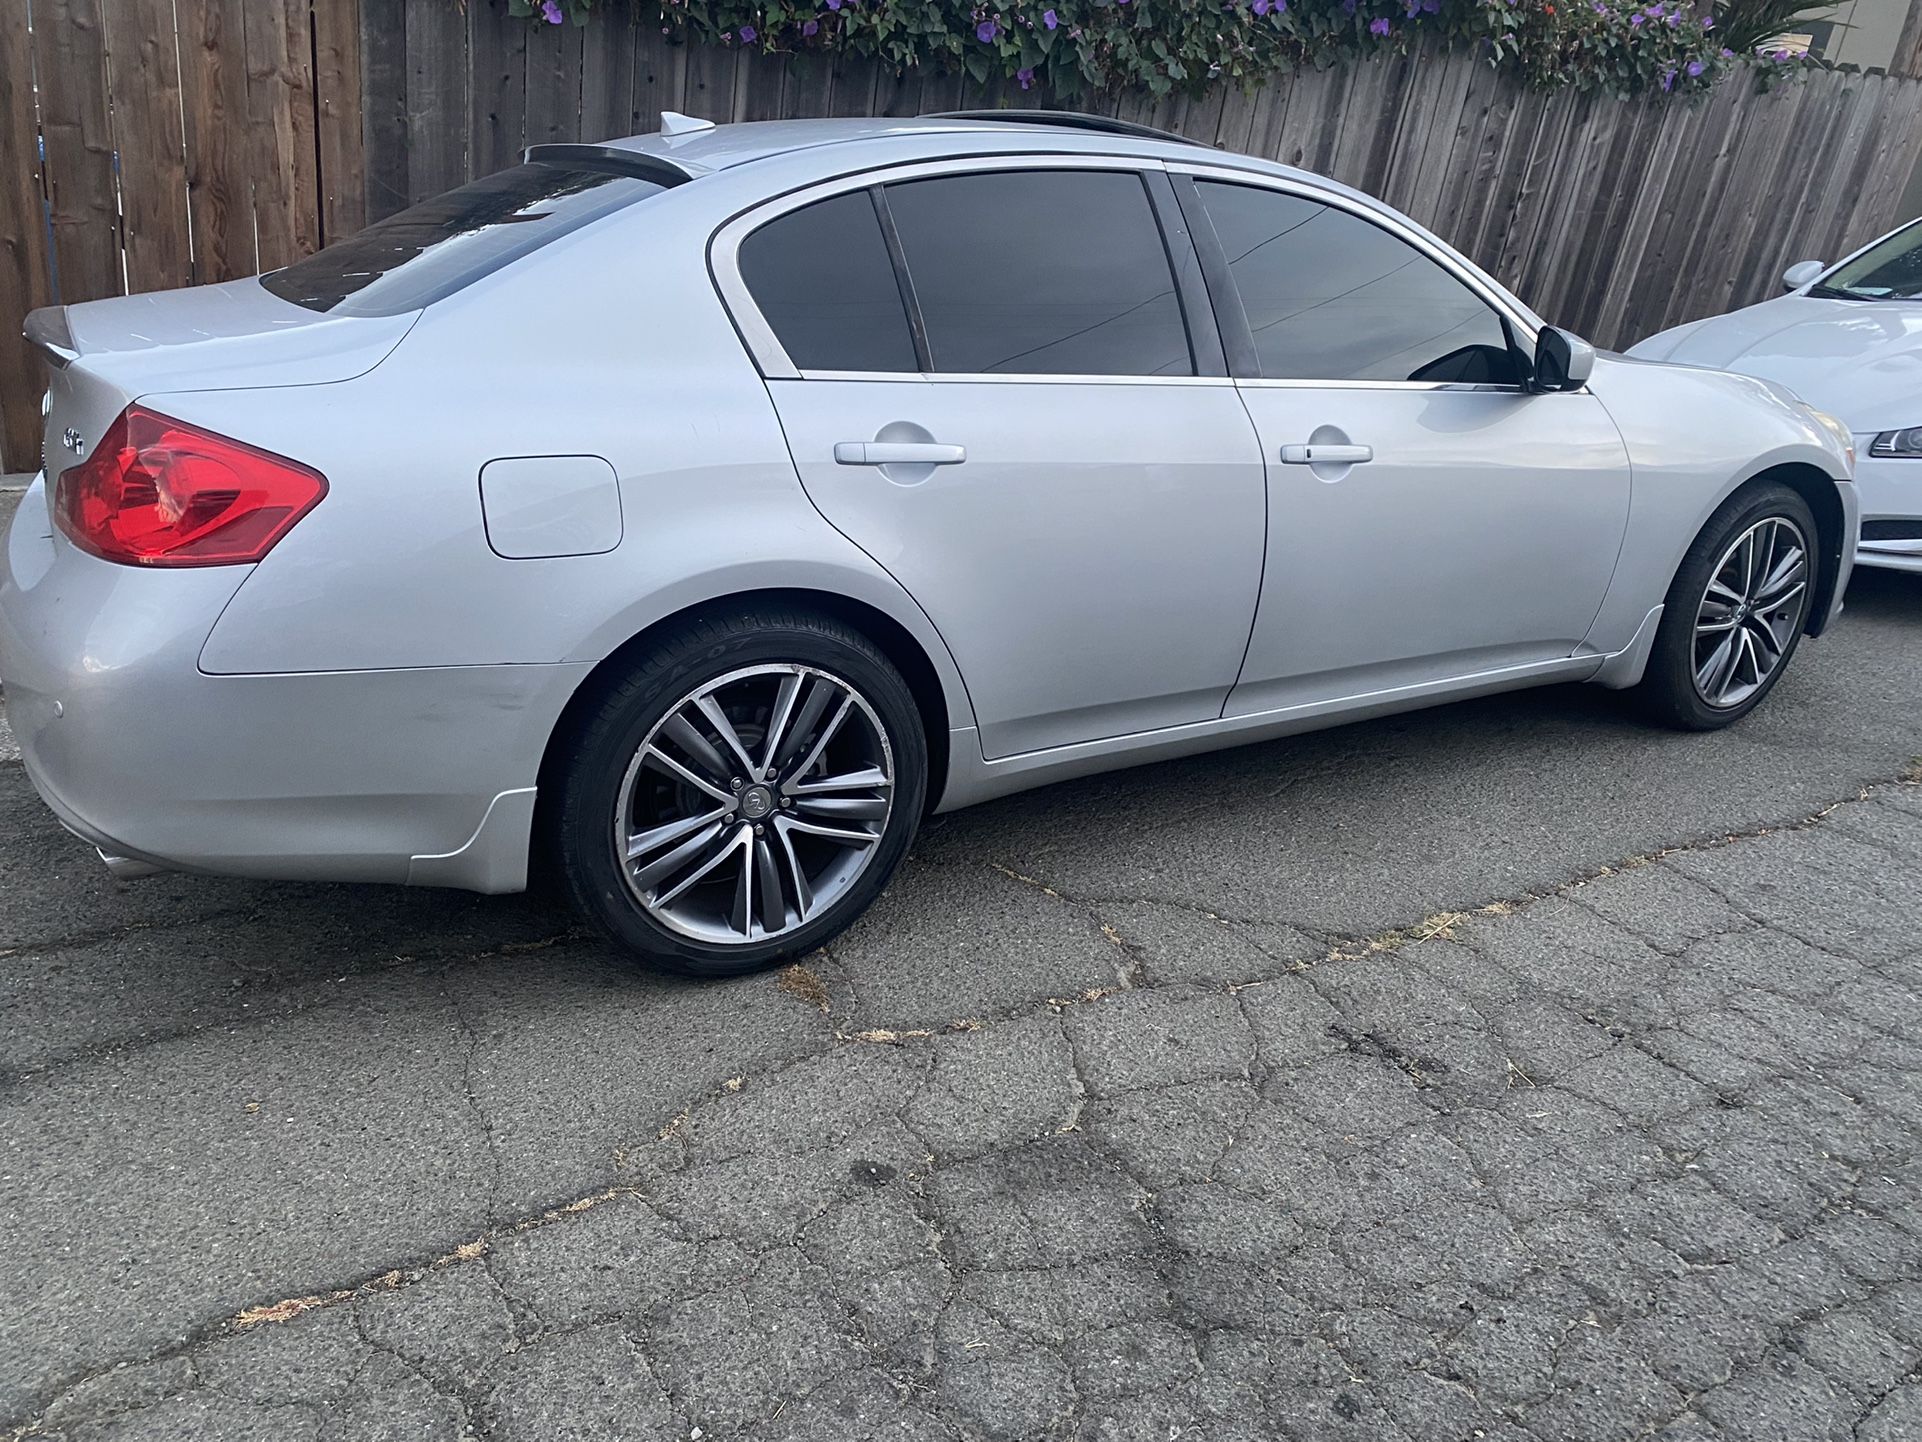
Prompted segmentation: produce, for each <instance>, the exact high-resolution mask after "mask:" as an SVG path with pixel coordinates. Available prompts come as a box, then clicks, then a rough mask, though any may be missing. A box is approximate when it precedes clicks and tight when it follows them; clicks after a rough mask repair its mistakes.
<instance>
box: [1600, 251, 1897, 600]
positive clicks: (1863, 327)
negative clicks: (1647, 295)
mask: <svg viewBox="0 0 1922 1442" xmlns="http://www.w3.org/2000/svg"><path fill="white" fill-rule="evenodd" d="M1782 282H1783V284H1785V285H1786V286H1788V288H1789V290H1790V291H1791V294H1789V295H1784V296H1778V297H1776V298H1775V299H1774V300H1766V301H1763V302H1762V303H1761V304H1760V305H1752V306H1749V307H1748V308H1747V309H1746V310H1738V311H1732V312H1731V313H1729V314H1728V315H1718V316H1715V317H1713V318H1712V319H1709V320H1699V321H1695V322H1693V323H1692V324H1689V325H1682V326H1676V327H1675V328H1674V329H1673V330H1665V331H1663V332H1661V334H1659V335H1653V336H1650V337H1649V338H1648V339H1647V340H1645V341H1642V342H1641V343H1640V344H1639V345H1636V346H1633V347H1631V348H1630V349H1629V352H1628V353H1629V354H1630V355H1632V356H1641V357H1644V358H1646V359H1648V360H1659V361H1676V362H1680V363H1682V364H1685V365H1699V366H1711V367H1713V368H1715V369H1717V370H1730V371H1740V372H1742V373H1743V374H1745V375H1752V376H1760V377H1761V378H1762V379H1764V380H1771V381H1776V382H1779V383H1780V384H1782V385H1785V386H1787V387H1788V388H1789V389H1790V390H1792V391H1794V392H1795V393H1796V394H1797V395H1798V396H1800V397H1801V398H1802V399H1803V400H1805V401H1807V402H1808V403H1809V404H1810V405H1812V406H1814V407H1816V408H1817V409H1818V410H1823V411H1827V412H1828V413H1829V414H1831V415H1834V416H1838V417H1840V418H1841V419H1842V420H1843V421H1844V422H1845V423H1846V424H1847V425H1848V428H1849V430H1850V431H1852V432H1853V433H1854V435H1855V449H1856V457H1857V459H1856V470H1855V480H1856V485H1857V490H1858V492H1859V493H1860V496H1861V499H1862V543H1861V548H1860V550H1859V551H1857V553H1856V560H1857V561H1858V562H1859V563H1860V564H1861V565H1864V566H1887V567H1891V568H1893V569H1895V570H1898V571H1914V572H1917V573H1922V219H1917V220H1912V221H1910V222H1909V223H1908V224H1907V225H1905V226H1903V227H1902V228H1901V229H1900V230H1897V231H1894V232H1892V233H1891V234H1889V235H1885V236H1883V237H1882V238H1881V239H1880V240H1878V241H1876V242H1875V244H1873V245H1871V246H1868V247H1866V248H1865V249H1863V250H1859V251H1857V252H1856V253H1855V254H1854V255H1852V256H1850V257H1849V258H1848V259H1847V260H1845V261H1843V262H1842V263H1841V264H1840V265H1837V266H1834V267H1830V266H1829V265H1828V263H1827V262H1825V261H1819V260H1807V261H1803V262H1802V263H1801V264H1800V265H1794V266H1790V267H1789V269H1788V270H1787V272H1785V273H1784V274H1783V276H1782Z"/></svg>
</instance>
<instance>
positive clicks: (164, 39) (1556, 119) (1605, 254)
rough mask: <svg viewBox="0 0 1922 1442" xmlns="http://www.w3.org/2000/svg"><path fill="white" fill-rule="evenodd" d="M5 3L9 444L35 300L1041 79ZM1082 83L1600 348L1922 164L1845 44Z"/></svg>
mask: <svg viewBox="0 0 1922 1442" xmlns="http://www.w3.org/2000/svg"><path fill="white" fill-rule="evenodd" d="M0 8H4V9H6V10H7V12H8V13H7V14H6V15H5V16H0V167H4V169H3V170H0V337H4V339H0V413H3V414H0V419H3V420H4V431H0V441H3V442H4V466H5V468H20V467H26V466H30V465H32V464H34V463H35V459H34V458H35V457H36V455H37V452H38V435H37V430H38V425H39V416H38V405H37V401H38V398H39V394H40V391H41V384H42V383H41V380H40V376H39V371H38V366H37V363H36V362H35V361H33V359H32V358H31V356H30V355H29V353H28V352H27V351H26V350H25V348H24V347H23V346H22V345H20V344H18V343H17V342H15V341H14V340H13V339H12V338H13V337H15V336H17V334H18V332H19V322H20V318H21V317H22V316H23V315H24V313H25V312H26V310H28V309H30V308H31V307H33V306H35V305H42V304H46V303H48V302H49V301H52V300H56V299H57V300H60V301H76V300H85V299H91V298H94V297H98V296H103V295H115V294H119V293H121V292H122V291H123V290H127V289H131V290H146V289H152V288H157V287H161V286H172V285H186V284H193V283H198V282H205V281H213V280H224V279H228V278H231V277H233V276H238V275H248V274H252V273H253V272H255V271H257V270H261V269H268V268H272V267H273V266H276V265H279V264H282V263H284V262H285V261H286V260H287V259H289V258H291V257H293V256H296V255H299V254H302V253H304V252H306V251H307V250H310V249H312V248H313V247H314V246H316V245H319V244H322V243H324V242H325V241H326V240H327V239H329V238H330V237H337V236H340V235H344V234H347V233H349V232H351V231H352V230H354V229H356V228H357V227H358V226H360V225H361V224H363V223H364V222H365V221H366V220H368V219H377V218H379V217H380V216H383V215H386V214H389V213H391V212H393V211H394V210H397V209H399V208H401V207H402V206H404V205H406V204H408V203H409V202H411V201H413V200H418V199H421V198H424V197H426V196H429V195H433V194H436V193H438V192H440V191H442V190H444V189H446V188H448V187H449V186H452V185H456V184H458V183H460V182H461V181H463V180H465V179H467V178H468V177H470V176H473V175H477V174H485V173H486V172H488V171H491V170H495V169H498V168H500V167H501V166H504V165H507V164H510V163H512V161H513V160H514V159H515V158H516V157H517V155H518V154H519V152H520V149H521V148H522V147H523V146H524V145H528V144H533V143H538V142H541V141H550V140H575V139H588V140H595V139H603V138H606V137H609V136H616V135H626V134H632V133H635V132H637V131H641V130H649V129H652V128H654V126H655V125H656V123H657V117H658V115H659V112H660V111H662V110H680V111H685V112H687V113H689V114H693V115H701V116H706V117H709V118H711V119H715V120H767V119H777V118H786V117H800V116H815V115H868V114H881V115H912V114H916V113H922V112H927V111H934V110H948V109H955V108H959V107H964V106H965V107H977V106H992V105H998V104H1033V103H1035V99H1034V97H1031V96H1025V95H1022V94H1020V93H1019V92H1012V93H1011V92H1010V91H1009V90H1008V89H1007V88H1005V87H1001V86H996V87H990V88H987V89H985V90H984V89H983V88H981V87H978V86H975V85H973V84H972V83H969V82H964V81H963V80H961V79H959V78H956V77H952V76H937V75H929V76H921V75H907V76H900V75H896V74H893V73H891V72H884V71H883V70H881V69H880V68H879V67H877V66H876V65H874V64H872V63H870V62H861V61H854V60H844V59H840V58H837V57H833V56H826V55H796V56H785V57H781V56H764V55H759V54H752V53H739V52H736V51H734V50H729V49H722V48H718V47H710V46H678V45H672V44H669V43H668V42H667V41H666V39H665V38H664V37H663V36H662V34H661V33H660V27H659V23H658V15H659V8H658V0H656V3H654V4H652V5H649V4H646V3H644V0H603V4H602V6H601V9H600V12H599V14H598V16H597V18H596V19H595V20H594V22H593V23H592V24H590V25H589V26H587V27H585V28H575V27H573V26H558V27H556V26H530V25H528V24H527V23H526V22H525V21H518V20H513V19H510V18H509V17H508V16H507V15H506V14H505V5H504V4H503V3H502V0H466V4H465V6H464V7H463V6H461V5H459V4H457V3H456V0H0ZM649 9H652V10H653V12H654V16H655V18H654V19H653V20H651V21H650V20H648V19H646V18H644V16H645V12H646V11H647V10H649ZM1917 9H1918V13H1922V5H1919V6H1918V7H1917ZM176 25H177V26H178V32H177V34H176V32H175V26H176ZM36 82H37V83H36ZM1090 108H1095V109H1100V110H1103V111H1105V112H1107V113H1109V114H1116V115H1120V116H1122V117H1124V118H1126V119H1131V120H1140V121H1144V122H1146V123H1149V124H1152V125H1158V126H1162V127H1164V128H1167V129H1171V130H1176V131H1179V132H1181V133H1182V134H1185V135H1189V136H1192V137H1194V138H1196V139H1200V140H1204V141H1207V142H1209V143H1211V144H1217V145H1221V146H1225V147H1227V148H1229V149H1232V150H1240V151H1247V152H1250V153H1253V154H1257V155H1264V156H1270V157H1274V158H1277V159H1280V160H1283V161H1286V162H1288V163H1290V164H1295V165H1301V166H1304V167H1306V168H1308V169H1310V170H1316V171H1320V172H1322V173H1324V174H1327V175H1332V176H1335V177H1337V178H1338V179H1341V180H1345V181H1348V182H1349V183H1351V184H1353V185H1356V186H1359V187H1360V188H1362V189H1364V190H1367V191H1369V192H1371V193H1373V194H1376V195H1379V196H1381V197H1382V198H1384V199H1385V200H1387V201H1388V202H1389V203H1391V204H1393V205H1395V206H1397V207H1399V208H1400V209H1402V210H1404V211H1406V212H1407V213H1408V214H1410V215H1412V216H1414V217H1415V218H1416V219H1417V220H1419V221H1421V222H1422V223H1424V224H1425V225H1428V226H1429V227H1430V228H1432V229H1434V230H1435V231H1436V232H1438V233H1439V234H1441V235H1442V236H1443V237H1445V238H1446V239H1448V240H1450V241H1452V242H1453V243H1454V244H1455V245H1457V246H1459V247H1460V248H1461V249H1462V250H1464V251H1465V252H1467V253H1468V254H1469V255H1471V256H1473V257H1474V258H1475V259H1476V260H1478V261H1480V262H1481V263H1482V264H1483V265H1484V266H1486V267H1487V268H1488V269H1489V270H1491V271H1492V272H1494V273H1495V274H1496V275H1497V276H1499V277H1500V278H1501V279H1503V280H1504V281H1506V282H1507V283H1508V284H1509V285H1510V286H1512V287H1513V288H1514V289H1516V290H1517V291H1518V292H1519V293H1520V294H1521V295H1522V296H1523V297H1524V298H1526V299H1527V300H1528V301H1529V302H1530V303H1531V304H1532V305H1533V306H1534V307H1535V308H1536V309H1537V310H1539V311H1541V312H1543V313H1544V314H1545V315H1547V316H1549V317H1550V318H1552V319H1554V320H1556V321H1557V322H1559V323H1561V324H1564V325H1568V326H1570V327H1571V328H1573V329H1575V330H1577V331H1580V332H1583V333H1585V334H1587V335H1589V336H1590V337H1592V338H1593V339H1594V340H1596V341H1597V342H1598V343H1600V344H1603V345H1625V344H1628V343H1630V342H1632V341H1634V340H1636V339H1637V338H1639V337H1641V336H1643V335H1647V334H1648V333H1650V332H1652V331H1654V330H1657V329H1659V328H1661V327H1662V326H1664V325H1670V324H1675V323H1677V322H1679V321H1683V320H1688V319H1693V318H1695V317H1697V316H1704V315H1711V314H1714V313H1716V312H1718V311H1722V310H1726V309H1728V308H1730V307H1732V306H1738V305H1746V304H1749V303H1751V302H1753V301H1756V300H1760V299H1763V298H1764V297H1766V296H1768V295H1769V294H1771V293H1772V292H1774V290H1775V289H1776V286H1777V279H1776V278H1777V277H1778V276H1779V274H1780V273H1781V271H1782V269H1783V267H1784V266H1786V265H1787V264H1789V263H1790V262H1792V261H1796V260H1803V259H1812V258H1832V257H1834V256H1836V255H1838V254H1839V253H1841V251H1842V250H1843V249H1844V248H1845V247H1848V246H1851V245H1854V244H1857V243H1859V242H1861V241H1863V240H1865V239H1868V238H1871V237H1873V236H1875V235H1877V234H1879V233H1881V232H1882V231H1884V230H1886V229H1889V228H1890V227H1891V226H1892V225H1894V224H1895V223H1896V221H1897V220H1898V219H1902V218H1906V217H1900V216H1898V215H1897V213H1896V210H1897V206H1898V204H1899V199H1900V196H1901V194H1902V191H1903V188H1904V186H1905V184H1906V182H1907V180H1908V178H1909V176H1910V175H1911V174H1912V173H1913V172H1914V171H1915V168H1916V166H1917V163H1918V160H1919V159H1922V79H1916V78H1905V77H1898V76H1887V75H1882V74H1878V73H1871V74H1861V73H1856V72H1852V71H1815V72H1813V73H1812V74H1810V75H1809V76H1808V77H1807V78H1806V79H1804V80H1801V81H1799V82H1795V83H1790V84H1784V85H1781V86H1778V87H1777V88H1776V89H1774V90H1772V91H1769V92H1767V93H1762V92H1758V91H1756V90H1755V89H1754V88H1753V87H1752V86H1751V85H1750V84H1748V83H1747V82H1734V83H1729V84H1725V85H1723V86H1721V87H1720V88H1719V89H1717V90H1716V91H1715V92H1714V93H1713V94H1712V95H1711V96H1709V97H1708V98H1707V99H1706V100H1702V101H1699V102H1696V103H1689V102H1684V101H1676V100H1669V99H1665V98H1654V99H1649V100H1646V101H1633V102H1625V101H1615V100H1607V99H1601V98H1595V97H1584V96H1577V95H1573V94H1569V93H1558V94H1545V93H1541V92H1537V91H1530V90H1526V89H1523V88H1521V87H1519V86H1517V85H1516V84H1515V83H1514V82H1512V81H1511V80H1508V79H1506V78H1505V77H1503V76H1500V75H1497V74H1496V73H1495V72H1494V71H1492V70H1491V69H1490V68H1489V67H1488V66H1487V65H1486V64H1483V63H1481V62H1479V61H1477V60H1476V59H1475V58H1473V57H1472V56H1470V55H1466V54H1453V55H1442V54H1434V53H1422V54H1416V55H1411V56H1407V57H1400V58H1391V59H1383V60H1371V61H1366V62H1358V63H1355V64H1353V65H1349V66H1345V67H1341V68H1338V69H1332V70H1327V71H1319V72H1313V71H1310V72H1302V73H1297V74H1293V75H1286V76H1278V77H1276V78H1275V80H1274V81H1273V82H1272V83H1271V84H1269V85H1267V86H1265V87H1263V88H1262V89H1261V90H1259V91H1258V92H1257V93H1255V94H1253V95H1247V94H1243V93H1241V92H1240V91H1238V90H1225V91H1217V92H1216V93H1213V94H1211V95H1209V96H1208V97H1207V98H1206V99H1204V100H1199V101H1191V100H1185V99H1173V100H1167V101H1163V102H1160V103H1152V102H1149V101H1147V100H1145V99H1143V98H1138V97H1132V96H1124V97H1118V98H1113V99H1110V100H1107V101H1106V102H1096V103H1095V104H1093V105H1092V106H1091V107H1090ZM43 141H44V154H43V152H42V151H41V149H40V146H41V143H42V142H43Z"/></svg>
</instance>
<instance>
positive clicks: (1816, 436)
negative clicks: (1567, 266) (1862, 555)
mask: <svg viewBox="0 0 1922 1442" xmlns="http://www.w3.org/2000/svg"><path fill="white" fill-rule="evenodd" d="M1589 385H1590V388H1591V389H1592V390H1593V391H1594V392H1595V394H1596V395H1597V396H1599V397H1600V398H1601V401H1602V404H1603V405H1605V406H1606V407H1607V408H1608V413H1609V415H1611V416H1612V417H1614V420H1615V424H1616V425H1617V426H1618V427H1619V428H1620V430H1621V432H1622V439H1623V441H1624V442H1625V443H1626V444H1627V446H1628V454H1629V465H1630V469H1631V472H1632V482H1631V484H1632V487H1633V494H1632V498H1631V501H1630V506H1629V518H1628V534H1627V536H1626V538H1625V540H1624V543H1623V546H1622V559H1621V564H1620V565H1619V566H1618V567H1617V569H1616V572H1615V580H1614V582H1613V584H1612V585H1611V586H1610V587H1609V592H1608V599H1607V600H1606V601H1605V602H1603V604H1602V611H1601V614H1600V615H1599V616H1597V617H1596V620H1595V626H1594V629H1593V630H1592V631H1591V632H1590V635H1589V644H1590V645H1591V646H1592V647H1593V648H1594V649H1596V650H1599V651H1603V652H1612V651H1618V650H1620V649H1622V648H1623V647H1625V646H1627V645H1628V644H1629V642H1630V641H1631V640H1632V639H1633V638H1634V636H1635V633H1636V630H1637V628H1638V627H1640V625H1641V624H1642V621H1643V620H1644V618H1645V617H1646V616H1647V615H1648V612H1649V609H1650V608H1651V607H1653V606H1658V605H1660V604H1661V603H1662V600H1663V598H1664V597H1665V596H1666V595H1667V594H1668V588H1669V583H1670V582H1672V581H1673V580H1674V579H1675V572H1676V570H1677V569H1678V568H1679V567H1680V565H1681V563H1682V557H1683V555H1684V554H1685V553H1686V552H1687V550H1688V548H1689V546H1690V545H1691V544H1692V543H1693V542H1694V540H1695V538H1696V536H1697V535H1699V534H1700V533H1701V530H1702V527H1703V525H1704V524H1705V523H1706V522H1707V521H1708V519H1709V517H1710V516H1711V515H1713V514H1714V513H1715V509H1716V507H1718V506H1720V505H1721V504H1722V502H1723V501H1724V500H1726V499H1727V498H1728V497H1729V496H1730V495H1732V494H1733V493H1734V492H1735V491H1736V490H1737V489H1738V488H1739V487H1741V486H1742V485H1744V484H1746V483H1747V482H1749V481H1750V480H1753V479H1754V478H1755V477H1756V476H1758V475H1760V474H1761V473H1762V472H1764V471H1767V470H1770V469H1772V468H1774V467H1776V466H1782V465H1790V464H1801V465H1809V466H1814V467H1816V468H1817V469H1819V470H1820V471H1821V472H1822V473H1823V474H1825V475H1829V476H1837V475H1840V474H1843V473H1844V471H1843V467H1844V458H1843V457H1842V456H1841V455H1840V454H1839V453H1838V451H1837V450H1836V448H1835V443H1834V442H1833V441H1832V440H1830V438H1829V437H1828V435H1827V433H1826V432H1825V431H1823V430H1822V429H1821V428H1820V427H1819V426H1817V425H1816V424H1815V423H1814V422H1813V421H1811V420H1810V419H1809V418H1808V415H1807V414H1806V412H1805V411H1804V410H1803V408H1802V407H1800V406H1799V405H1796V404H1794V403H1792V402H1790V401H1788V400H1786V399H1784V398H1783V397H1782V395H1781V394H1780V393H1779V392H1777V391H1776V390H1775V389H1774V388H1773V387H1771V386H1769V385H1768V384H1766V383H1765V382H1762V381H1757V380H1752V379H1750V378H1748V377H1746V376H1737V375H1730V374H1727V373H1725V372H1721V371H1706V370H1699V369H1696V368H1694V367H1690V366H1671V365H1661V364H1656V363H1653V362H1648V361H1638V360H1629V359H1626V358H1624V357H1619V356H1611V357H1606V358H1602V359H1598V360H1597V361H1596V363H1595V373H1594V375H1593V376H1592V377H1591V378H1590V381H1589Z"/></svg>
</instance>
